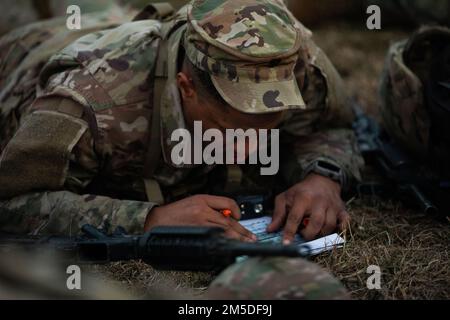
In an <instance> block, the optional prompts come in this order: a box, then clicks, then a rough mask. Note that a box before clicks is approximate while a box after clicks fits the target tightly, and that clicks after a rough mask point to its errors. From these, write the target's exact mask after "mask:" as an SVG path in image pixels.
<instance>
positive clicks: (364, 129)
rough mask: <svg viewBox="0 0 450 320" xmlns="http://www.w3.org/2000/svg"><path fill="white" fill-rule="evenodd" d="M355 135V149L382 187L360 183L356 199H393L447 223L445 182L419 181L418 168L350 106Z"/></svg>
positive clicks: (374, 124) (449, 192) (449, 191)
mask: <svg viewBox="0 0 450 320" xmlns="http://www.w3.org/2000/svg"><path fill="white" fill-rule="evenodd" d="M353 111H354V113H355V121H354V123H353V130H354V132H355V135H356V138H357V142H358V145H359V149H360V151H361V153H362V155H363V157H364V159H365V161H366V162H367V163H368V164H372V165H373V166H374V167H375V168H376V169H377V170H378V172H379V173H381V175H382V177H383V178H384V179H386V183H374V182H364V183H361V184H359V185H358V186H357V193H358V194H359V195H364V194H365V195H378V196H380V197H394V198H397V199H399V200H401V201H402V202H404V203H405V204H408V205H412V207H414V208H418V209H420V210H421V212H423V213H425V214H427V215H431V216H434V217H439V218H441V217H445V216H446V218H447V220H448V219H449V212H450V210H449V209H450V208H449V201H448V199H449V197H450V188H449V186H450V183H449V181H444V180H440V179H437V178H430V177H422V176H420V175H419V174H418V173H419V171H420V166H419V165H418V164H417V163H416V162H415V161H414V160H413V159H412V158H411V157H409V156H408V154H407V153H405V152H404V151H403V150H402V149H401V148H400V147H399V146H398V145H397V144H396V143H395V142H394V141H393V140H392V139H391V137H389V136H388V134H387V133H386V132H384V131H383V130H382V129H381V128H380V126H379V125H378V123H377V122H376V120H375V119H373V118H372V117H370V116H368V115H367V114H365V113H364V112H363V111H362V109H361V107H360V106H359V105H358V104H356V103H354V105H353Z"/></svg>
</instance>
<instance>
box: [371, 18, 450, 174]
mask: <svg viewBox="0 0 450 320" xmlns="http://www.w3.org/2000/svg"><path fill="white" fill-rule="evenodd" d="M380 89H381V90H380V93H381V101H382V104H381V115H382V122H383V126H384V127H385V129H386V130H387V131H388V133H389V134H390V135H391V136H392V137H394V138H395V139H396V140H397V142H398V143H399V144H400V145H401V146H403V147H404V148H405V149H406V150H407V151H408V152H409V153H410V154H411V155H413V156H414V157H415V159H416V160H418V161H421V162H423V163H427V164H429V165H430V167H431V168H432V169H433V170H435V172H437V173H438V174H440V175H445V176H446V177H450V170H449V169H448V163H449V162H450V127H449V125H448V124H449V123H450V29H448V28H445V27H437V26H436V27H422V28H421V29H419V30H418V31H416V32H415V33H414V34H413V35H412V36H411V37H410V38H409V39H408V40H405V41H402V42H399V43H396V44H394V45H392V46H391V48H390V50H389V53H388V55H387V58H386V65H385V70H384V73H383V79H382V83H381V88H380Z"/></svg>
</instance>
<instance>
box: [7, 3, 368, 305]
mask: <svg viewBox="0 0 450 320" xmlns="http://www.w3.org/2000/svg"><path fill="white" fill-rule="evenodd" d="M201 3H203V5H207V4H208V3H210V4H216V2H215V1H211V2H209V1H202V2H201ZM221 3H222V2H221ZM243 3H244V2H243ZM245 3H247V5H248V7H249V10H248V15H249V17H247V18H245V19H248V20H245V21H247V22H248V21H250V20H252V19H251V18H250V17H252V18H253V19H255V21H256V20H257V21H259V22H258V23H261V21H262V20H261V19H262V18H264V19H269V20H268V21H272V22H271V23H280V24H285V25H286V27H287V28H289V30H290V32H291V33H292V34H293V33H295V34H296V40H295V44H292V50H294V48H295V51H296V52H297V54H296V55H295V56H293V55H292V53H293V52H290V51H291V50H290V49H288V47H290V46H291V44H289V41H291V40H292V39H291V40H289V39H287V40H286V41H287V42H286V46H285V47H282V51H283V54H286V52H289V59H288V63H293V61H296V62H295V65H294V68H293V69H292V72H293V76H294V78H295V79H292V81H295V82H296V85H297V86H298V91H299V92H300V94H301V96H302V98H303V101H304V104H305V108H296V109H292V110H287V111H286V114H285V119H284V121H283V123H282V124H281V126H280V130H281V140H280V143H281V144H282V145H283V146H284V148H285V150H290V151H291V152H289V154H287V155H285V157H284V158H282V159H281V164H280V167H281V172H280V176H285V180H288V182H287V183H288V184H291V185H292V184H295V183H298V182H299V181H301V177H302V176H303V174H304V173H305V172H304V171H305V169H306V168H308V166H309V164H310V163H312V162H313V161H316V160H317V159H321V160H323V161H328V162H330V163H332V164H334V165H337V166H339V167H341V168H342V169H343V171H344V172H345V175H346V178H347V179H346V181H347V182H348V185H350V184H351V182H352V181H354V180H355V179H358V178H359V170H360V167H361V166H362V160H361V157H360V155H359V152H358V151H357V149H356V147H355V141H354V137H353V134H352V132H351V129H350V125H351V122H352V113H351V111H350V107H349V105H348V103H347V100H346V96H345V94H344V90H343V88H342V83H341V81H340V78H339V75H338V74H337V72H336V70H335V69H334V67H333V66H332V64H331V63H330V62H329V60H328V59H327V58H326V56H325V55H324V54H323V52H321V50H320V49H319V48H317V46H316V45H315V44H314V43H313V42H312V40H311V32H310V31H308V30H306V29H305V28H304V27H302V26H301V25H300V23H299V22H298V21H295V20H292V21H291V20H289V21H291V22H292V23H291V22H289V23H288V20H287V19H293V18H291V16H290V13H289V12H288V11H286V12H285V13H283V10H286V9H284V7H283V5H282V4H281V2H276V3H274V4H269V3H268V2H263V1H245ZM199 4H200V2H198V3H197V2H196V3H194V4H193V7H196V6H199ZM226 5H227V4H224V6H226ZM261 5H262V6H263V7H258V6H261ZM272 5H273V6H276V8H274V9H271V8H272ZM255 6H256V7H255ZM188 8H189V7H185V8H183V9H181V10H180V11H179V12H178V13H177V14H176V15H175V16H174V17H173V18H172V20H171V21H172V24H171V26H172V27H171V28H172V30H171V32H170V35H171V36H170V37H169V39H168V40H167V41H168V48H169V52H168V66H169V70H168V73H169V75H168V82H167V85H166V88H165V89H164V91H163V92H154V91H153V78H154V77H153V72H154V69H155V59H156V52H157V48H158V46H159V44H160V35H161V22H159V21H157V20H149V19H143V20H139V21H133V22H124V21H123V20H122V19H124V17H125V16H126V15H125V14H122V15H120V17H121V18H120V19H118V20H119V21H120V23H117V21H115V22H111V21H110V20H107V21H106V24H103V23H101V22H102V21H103V20H102V19H100V18H99V19H100V20H98V21H99V22H98V24H96V23H93V24H92V29H90V30H85V29H82V30H83V32H85V34H78V35H77V38H78V36H82V37H80V38H78V39H77V40H75V41H73V39H71V43H70V44H69V45H68V46H66V47H65V48H64V49H62V50H61V47H62V43H61V42H60V40H58V39H61V37H62V38H64V37H65V34H64V32H66V31H64V30H62V29H63V28H64V27H63V26H61V25H60V26H59V28H60V29H58V28H57V27H56V26H55V25H52V27H51V28H50V29H51V30H53V31H52V32H50V33H47V34H45V33H43V34H40V32H41V31H42V30H40V28H39V25H35V26H34V27H33V28H31V29H22V30H21V31H20V32H19V34H20V36H19V38H20V39H23V41H24V43H25V44H26V45H24V46H23V47H20V50H21V52H22V56H23V57H24V59H21V61H19V60H14V59H15V57H16V55H15V54H12V53H11V52H13V51H14V50H18V49H17V48H18V46H17V43H18V42H17V41H14V39H17V37H14V36H13V35H14V34H13V35H11V34H10V35H7V36H6V38H3V39H1V40H0V46H1V47H2V48H3V49H4V50H2V51H1V52H2V54H3V53H4V52H9V53H10V54H8V55H6V56H2V57H1V63H0V70H1V72H0V79H1V81H2V82H3V83H11V85H10V86H7V88H6V89H3V88H2V91H1V94H0V97H1V100H0V101H1V104H0V121H1V124H2V126H1V131H2V133H1V134H2V135H1V137H2V139H3V141H2V146H6V147H4V149H3V148H2V155H1V158H0V180H1V181H2V183H0V199H1V200H0V228H1V230H3V231H8V232H13V233H27V234H66V235H75V234H78V233H79V232H80V227H81V225H83V224H84V223H90V224H92V225H94V226H96V227H101V228H104V229H106V230H108V229H109V230H113V229H114V228H115V227H117V226H119V225H120V226H123V227H124V228H126V229H127V230H128V231H129V232H130V233H140V232H142V230H143V225H144V220H145V217H146V215H147V214H148V213H149V212H150V211H151V209H152V207H153V206H154V205H155V204H154V203H151V202H148V201H146V199H147V198H146V193H145V187H144V182H143V179H142V176H143V174H142V173H143V170H144V168H143V166H144V160H145V159H144V158H145V154H146V151H147V150H146V148H147V146H148V142H149V138H150V137H149V136H150V135H151V132H152V130H151V120H152V109H153V105H152V102H153V95H154V94H161V95H162V97H161V98H162V99H161V101H162V105H161V132H162V137H161V138H162V139H161V148H162V151H163V152H162V157H161V159H160V162H159V164H158V168H157V170H156V172H155V174H154V177H153V178H154V179H155V180H156V181H157V182H158V183H159V185H160V186H161V188H162V191H163V194H164V196H165V198H166V199H165V200H166V201H167V202H170V201H173V199H174V198H176V197H183V196H186V195H188V194H192V193H200V192H207V190H208V184H207V182H208V176H209V174H210V173H211V171H212V170H213V169H214V167H213V166H206V165H194V166H188V165H185V166H181V167H176V166H174V165H173V164H172V163H171V161H170V153H169V152H170V150H171V143H172V142H171V141H170V139H169V138H170V134H171V132H172V131H173V130H175V129H178V128H186V123H185V120H184V117H183V113H182V101H181V97H180V95H179V92H178V89H177V87H176V84H175V82H174V79H175V76H176V73H177V72H178V70H176V67H175V66H177V60H178V54H179V52H180V50H179V48H180V45H181V44H182V43H186V41H185V38H184V37H183V35H184V34H185V33H184V31H185V30H186V29H187V27H189V26H190V22H188V14H187V12H188ZM258 8H259V9H258ZM243 9H245V8H244V7H241V10H243ZM254 10H256V11H257V12H258V13H256V11H254ZM272 10H275V11H276V12H277V14H272V13H271V11H272ZM205 12H206V11H205ZM208 12H209V11H208ZM229 13H230V14H233V15H234V11H230V12H229ZM244 13H245V10H244V11H243V12H242V14H244ZM260 15H261V16H260ZM244 16H245V14H244V15H243V17H244ZM112 17H114V16H112ZM141 17H142V16H141ZM223 17H226V16H225V15H223ZM278 18H280V19H281V18H282V19H281V20H282V21H284V22H280V21H278V20H279V19H278ZM95 19H97V18H95V16H93V21H95ZM273 19H275V20H276V21H278V22H274V20H273ZM129 20H131V19H129ZM129 20H128V21H129ZM227 21H229V19H228V20H227ZM52 23H55V24H56V25H57V23H56V22H52ZM60 23H62V21H60ZM244 25H246V24H244ZM43 26H44V27H45V26H47V25H46V24H45V23H44V24H43ZM241 26H242V25H241ZM247 28H248V26H247ZM26 30H29V33H27V32H26ZM44 30H45V28H44ZM59 30H60V31H59ZM187 34H188V35H189V34H190V33H187ZM36 36H37V39H38V40H36ZM73 36H74V37H75V35H73ZM247 36H248V34H247V35H246V36H245V37H247ZM28 39H29V40H28ZM44 39H45V41H44V42H42V41H43V40H44ZM72 41H73V42H72ZM19 43H20V42H19ZM36 43H39V44H40V46H42V47H39V48H40V51H34V48H36ZM64 46H65V44H64ZM44 48H45V50H44ZM236 48H237V47H236ZM242 49H244V48H242ZM253 49H255V50H256V51H255V52H259V53H258V54H260V55H262V56H264V53H263V51H262V50H263V48H260V47H258V48H256V47H255V48H253V46H252V48H251V49H250V50H253ZM236 50H237V49H236ZM271 50H275V46H274V47H272V48H271ZM43 53H45V54H43ZM272 54H274V55H276V54H275V53H274V52H272ZM51 55H52V57H51V58H50V59H48V58H49V57H50V56H51ZM25 58H26V59H25ZM25 61H26V62H27V64H25V65H24V64H23V62H25ZM44 64H45V65H44ZM274 67H278V66H277V65H276V63H275V64H274ZM281 68H284V66H281ZM289 68H292V66H290V67H289ZM16 69H17V70H23V72H16V71H15V70H16ZM289 70H291V69H289ZM253 74H256V73H253ZM38 75H39V78H38ZM262 76H264V75H262ZM272 76H273V75H272V74H270V77H272ZM11 77H13V81H12V82H11V81H10V80H9V79H10V78H11ZM289 77H290V75H287V77H286V78H289ZM227 81H228V80H227ZM238 83H239V82H238ZM252 85H253V84H252ZM255 85H256V82H255ZM26 90H28V91H26ZM297 101H298V102H299V104H298V105H301V103H300V100H297ZM34 112H39V113H40V114H41V115H42V114H46V112H47V113H48V114H55V113H61V114H63V115H64V116H65V118H66V119H71V118H76V120H77V122H83V123H84V124H85V125H84V127H86V128H87V129H86V130H85V131H84V133H83V134H82V135H80V137H79V138H78V139H77V141H76V142H73V141H71V142H70V145H69V143H67V145H66V146H65V147H66V151H64V152H63V153H61V154H64V155H65V156H64V157H65V163H64V165H61V166H60V167H61V168H63V169H64V168H67V170H66V169H64V170H63V169H61V170H63V171H61V173H62V178H61V179H59V180H58V181H59V182H57V183H55V182H54V180H50V179H49V181H52V183H48V184H46V185H42V183H40V182H38V183H34V182H33V181H35V179H32V177H31V175H27V174H24V175H23V177H21V178H22V179H27V178H29V181H28V182H27V184H24V186H26V188H22V189H20V190H21V191H20V193H17V192H16V193H14V194H11V192H12V188H11V189H9V188H10V185H9V183H10V182H9V181H11V179H10V178H8V177H9V174H8V172H6V171H5V170H6V169H8V168H10V167H11V165H13V166H16V167H15V168H14V170H15V171H16V172H20V171H21V170H22V169H23V167H21V166H23V165H25V164H27V163H31V162H33V161H34V160H35V162H36V161H37V160H38V159H39V154H40V152H41V151H43V150H41V149H40V147H39V145H40V141H30V143H29V144H27V145H23V144H21V145H20V148H21V149H22V148H23V149H24V150H20V152H18V151H17V150H16V146H17V143H16V142H17V141H16V137H14V136H13V134H14V133H16V132H17V129H18V128H19V127H20V128H23V130H24V131H25V130H31V131H30V132H25V133H24V132H22V134H25V136H26V137H29V139H30V140H33V139H37V137H38V135H33V130H32V129H31V128H32V127H33V126H29V127H28V128H27V127H26V126H24V123H26V121H28V119H30V117H31V116H30V115H29V114H30V113H31V114H33V113H34ZM47 120H48V121H51V119H50V118H49V119H46V121H47ZM43 123H44V122H43ZM44 127H45V126H44ZM53 128H54V129H55V131H54V132H53V133H52V134H54V136H57V135H58V130H60V131H59V133H60V134H61V135H63V133H66V134H67V132H65V128H64V127H63V126H54V127H53ZM11 137H12V138H11ZM27 146H30V147H29V148H28V147H27ZM31 146H32V147H31ZM10 147H11V148H10ZM48 147H51V143H47V142H46V148H48ZM61 147H62V146H61V145H59V146H58V150H63V149H61ZM13 148H14V150H12V149H13ZM27 148H28V149H27ZM46 152H47V151H46ZM65 152H67V153H65ZM24 154H26V155H27V157H29V159H27V161H23V160H24V158H23V155H24ZM2 159H7V160H8V162H7V163H8V166H5V165H4V163H3V162H2ZM5 163H6V162H5ZM36 170H41V171H42V172H40V173H39V174H45V173H46V172H50V171H47V170H45V169H43V168H42V167H39V165H38V163H37V162H36ZM23 172H26V171H23ZM280 178H282V177H280ZM41 182H42V181H41ZM217 183H219V182H217ZM347 187H348V186H343V188H347ZM205 190H206V191H205ZM276 261H277V262H274V263H273V264H271V263H272V262H270V261H268V262H267V263H261V268H262V269H261V271H257V270H259V269H257V268H256V269H255V268H253V267H252V268H250V269H245V268H246V267H245V266H246V264H245V263H244V264H241V265H239V268H241V267H242V268H243V270H251V271H250V274H251V273H254V272H255V270H256V271H257V272H256V273H257V274H260V275H261V277H262V278H265V277H269V276H270V277H271V276H272V275H273V276H274V278H273V281H274V282H275V283H276V282H278V280H277V279H278V277H279V276H282V277H285V280H280V283H285V284H287V283H289V284H294V283H296V282H298V285H295V284H294V285H293V286H290V289H288V291H285V292H283V293H281V291H282V290H281V289H280V292H278V289H277V290H276V291H272V293H273V294H274V295H277V296H279V297H305V296H309V295H310V294H309V291H308V290H311V292H312V293H311V297H318V296H317V294H318V291H317V290H316V289H315V288H314V287H310V286H309V285H308V284H307V281H306V280H305V279H306V278H307V277H309V276H310V275H311V274H312V273H315V272H316V271H313V269H309V267H308V268H307V270H311V272H309V271H308V272H306V273H301V274H299V273H295V272H294V270H293V269H296V270H301V269H302V266H303V265H301V262H295V263H293V262H286V263H287V265H286V267H284V266H283V263H284V262H283V263H282V262H280V261H282V259H280V260H276ZM247 263H248V264H249V265H250V266H251V265H253V266H254V262H253V260H249V261H248V262H247ZM298 263H299V264H300V265H297V264H298ZM289 266H291V267H289ZM294 267H295V268H294ZM266 268H267V269H266ZM270 268H282V269H284V268H286V270H291V271H292V272H294V273H293V274H294V276H292V273H290V272H287V271H286V273H282V272H281V273H279V272H278V273H277V272H275V273H273V272H271V273H267V272H266V271H267V270H269V269H270ZM316 270H317V273H316V274H317V278H316V280H318V279H319V278H320V277H322V275H324V273H323V272H322V271H320V270H319V269H316ZM296 272H297V271H296ZM227 274H228V273H225V275H227ZM238 274H239V273H238ZM249 276H250V275H249ZM225 277H228V276H225ZM305 277H306V278H305ZM328 277H329V276H325V278H326V279H331V278H328ZM219 279H220V278H219ZM281 279H283V278H281ZM287 279H290V281H288V280H287ZM230 281H231V280H230ZM330 283H331V284H330V286H329V287H327V290H330V292H338V291H333V290H334V289H332V288H336V287H335V284H336V282H335V280H332V281H331V282H330ZM324 284H325V283H321V285H324ZM307 288H309V289H307ZM255 290H257V289H255ZM257 291H262V290H257ZM268 292H270V291H268ZM338 296H339V297H341V295H340V293H339V295H338ZM241 297H243V296H242V295H241Z"/></svg>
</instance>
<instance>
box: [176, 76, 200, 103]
mask: <svg viewBox="0 0 450 320" xmlns="http://www.w3.org/2000/svg"><path fill="white" fill-rule="evenodd" d="M177 86H178V89H179V90H180V93H181V97H182V98H183V101H189V100H190V101H192V100H195V99H196V98H197V92H196V91H195V87H194V82H193V81H192V78H190V77H189V76H188V75H187V74H186V73H184V72H178V74H177Z"/></svg>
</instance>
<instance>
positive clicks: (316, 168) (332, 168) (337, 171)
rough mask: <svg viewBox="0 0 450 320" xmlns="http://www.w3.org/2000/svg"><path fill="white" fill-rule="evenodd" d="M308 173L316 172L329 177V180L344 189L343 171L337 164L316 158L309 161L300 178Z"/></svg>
mask: <svg viewBox="0 0 450 320" xmlns="http://www.w3.org/2000/svg"><path fill="white" fill-rule="evenodd" d="M310 173H316V174H318V175H321V176H324V177H327V178H330V179H331V180H333V181H336V182H337V183H339V184H340V185H341V188H342V189H344V187H345V185H346V176H345V172H344V171H343V170H342V169H341V168H340V167H338V166H337V165H334V164H332V163H330V162H328V161H323V160H316V161H313V162H311V163H310V164H309V165H308V166H307V167H306V169H305V170H304V171H303V175H302V179H303V178H305V177H306V176H307V175H308V174H310Z"/></svg>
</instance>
